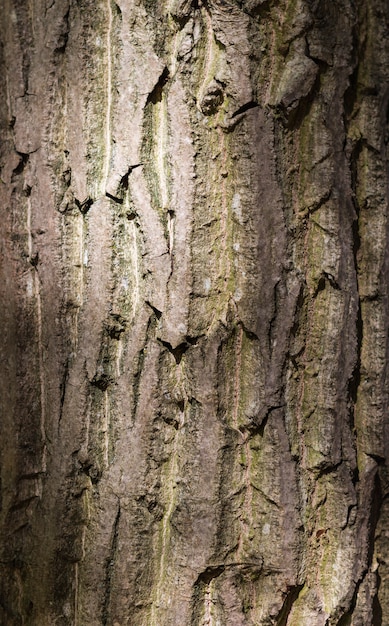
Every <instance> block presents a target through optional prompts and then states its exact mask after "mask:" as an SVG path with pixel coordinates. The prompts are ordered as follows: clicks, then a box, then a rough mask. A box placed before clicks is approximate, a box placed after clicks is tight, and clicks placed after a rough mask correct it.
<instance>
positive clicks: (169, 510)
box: [150, 431, 179, 626]
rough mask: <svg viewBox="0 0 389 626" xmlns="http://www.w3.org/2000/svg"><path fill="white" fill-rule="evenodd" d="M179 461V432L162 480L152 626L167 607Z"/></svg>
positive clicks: (155, 624) (151, 617) (157, 622)
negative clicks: (160, 519)
mask: <svg viewBox="0 0 389 626" xmlns="http://www.w3.org/2000/svg"><path fill="white" fill-rule="evenodd" d="M178 460H179V431H177V432H176V434H175V438H174V445H173V450H172V452H171V456H170V460H169V461H168V468H167V469H166V474H165V480H164V479H163V478H162V489H163V490H164V491H165V498H166V505H165V506H166V508H165V512H164V515H163V518H162V521H161V529H160V531H159V537H158V551H157V553H156V555H155V559H156V563H155V565H156V569H157V572H156V577H155V583H154V589H153V602H152V605H151V611H150V626H160V622H161V618H160V613H159V610H160V609H162V608H164V607H165V606H166V605H167V602H166V601H165V585H166V583H165V578H166V569H167V562H168V559H169V551H170V532H171V526H170V520H171V517H172V514H173V512H174V509H175V506H176V479H177V476H178Z"/></svg>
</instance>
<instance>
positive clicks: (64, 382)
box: [58, 358, 70, 433]
mask: <svg viewBox="0 0 389 626" xmlns="http://www.w3.org/2000/svg"><path fill="white" fill-rule="evenodd" d="M69 369H70V368H69V358H67V359H66V362H65V366H64V372H63V376H62V380H61V384H60V389H59V391H60V401H59V402H60V404H59V416H58V433H59V431H60V428H61V422H62V415H63V408H64V404H65V395H66V386H67V384H68V380H69Z"/></svg>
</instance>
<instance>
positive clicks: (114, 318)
mask: <svg viewBox="0 0 389 626" xmlns="http://www.w3.org/2000/svg"><path fill="white" fill-rule="evenodd" d="M126 325H127V322H126V320H125V318H124V317H122V315H120V314H118V313H112V314H111V316H110V318H109V320H108V321H107V322H106V325H105V329H106V332H107V335H108V336H109V337H110V338H111V339H117V340H119V339H120V336H121V334H122V333H124V331H125V330H126Z"/></svg>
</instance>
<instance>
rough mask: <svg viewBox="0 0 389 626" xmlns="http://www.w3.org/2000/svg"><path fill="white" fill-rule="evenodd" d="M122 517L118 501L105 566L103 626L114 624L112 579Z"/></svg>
mask: <svg viewBox="0 0 389 626" xmlns="http://www.w3.org/2000/svg"><path fill="white" fill-rule="evenodd" d="M120 516H121V507H120V500H118V508H117V512H116V516H115V520H114V523H113V527H112V539H111V546H110V550H109V554H108V557H107V561H106V566H105V584H104V603H103V612H102V624H103V626H110V625H111V623H112V616H111V606H110V605H111V595H112V579H113V575H114V571H115V565H116V562H115V561H116V553H117V548H118V540H119V524H120Z"/></svg>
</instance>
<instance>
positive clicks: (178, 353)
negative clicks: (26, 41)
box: [158, 336, 199, 365]
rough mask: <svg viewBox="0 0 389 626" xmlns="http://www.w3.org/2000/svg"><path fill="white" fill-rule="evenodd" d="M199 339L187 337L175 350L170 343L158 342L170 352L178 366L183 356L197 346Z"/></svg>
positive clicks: (160, 340) (161, 340)
mask: <svg viewBox="0 0 389 626" xmlns="http://www.w3.org/2000/svg"><path fill="white" fill-rule="evenodd" d="M198 339H199V337H189V336H187V337H185V341H183V342H182V343H180V344H179V345H178V346H176V347H175V348H173V346H172V345H171V343H169V342H168V341H163V339H158V341H159V342H160V343H161V344H162V345H163V346H164V347H165V348H167V349H168V350H169V352H170V353H171V354H172V355H173V356H174V358H175V360H176V363H177V365H179V364H180V363H181V359H182V356H183V355H184V354H185V352H186V351H187V350H188V348H190V346H195V345H196V344H197V341H198Z"/></svg>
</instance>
